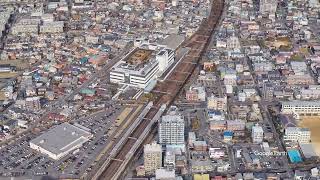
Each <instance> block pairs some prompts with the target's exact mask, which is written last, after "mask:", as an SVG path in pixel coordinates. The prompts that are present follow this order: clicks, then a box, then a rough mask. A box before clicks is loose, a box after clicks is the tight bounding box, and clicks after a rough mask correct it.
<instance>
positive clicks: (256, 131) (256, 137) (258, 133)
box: [251, 125, 263, 143]
mask: <svg viewBox="0 0 320 180" xmlns="http://www.w3.org/2000/svg"><path fill="white" fill-rule="evenodd" d="M251 136H252V142H253V143H262V141H263V129H262V127H261V126H259V125H255V126H253V127H252V134H251Z"/></svg>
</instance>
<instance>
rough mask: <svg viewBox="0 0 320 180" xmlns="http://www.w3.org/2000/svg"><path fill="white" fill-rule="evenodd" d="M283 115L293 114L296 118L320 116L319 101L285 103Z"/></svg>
mask: <svg viewBox="0 0 320 180" xmlns="http://www.w3.org/2000/svg"><path fill="white" fill-rule="evenodd" d="M281 113H283V114H293V115H294V116H295V117H296V118H300V117H301V116H318V115H320V102H319V101H299V100H294V101H284V102H282V107H281Z"/></svg>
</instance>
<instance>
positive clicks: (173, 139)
mask: <svg viewBox="0 0 320 180" xmlns="http://www.w3.org/2000/svg"><path fill="white" fill-rule="evenodd" d="M159 142H160V144H165V145H174V144H184V119H183V116H181V115H180V114H169V115H165V116H162V119H161V120H160V123H159Z"/></svg>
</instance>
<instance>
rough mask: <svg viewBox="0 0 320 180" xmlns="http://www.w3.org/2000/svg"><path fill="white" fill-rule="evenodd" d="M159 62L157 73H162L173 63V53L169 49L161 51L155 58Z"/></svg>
mask: <svg viewBox="0 0 320 180" xmlns="http://www.w3.org/2000/svg"><path fill="white" fill-rule="evenodd" d="M156 60H157V61H158V62H159V71H160V73H163V72H164V71H165V70H166V69H167V68H168V67H169V66H170V65H171V64H172V63H173V61H174V52H173V51H171V50H169V49H162V50H160V51H159V53H158V54H157V56H156Z"/></svg>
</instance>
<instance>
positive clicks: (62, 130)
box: [29, 123, 92, 160]
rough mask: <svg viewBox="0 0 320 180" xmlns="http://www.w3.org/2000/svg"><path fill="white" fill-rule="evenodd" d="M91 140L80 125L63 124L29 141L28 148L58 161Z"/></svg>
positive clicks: (90, 135)
mask: <svg viewBox="0 0 320 180" xmlns="http://www.w3.org/2000/svg"><path fill="white" fill-rule="evenodd" d="M90 138H92V134H91V133H89V132H88V129H87V128H85V127H83V126H81V125H71V124H69V123H63V124H61V125H58V126H55V127H53V128H52V129H50V130H49V131H48V132H46V133H44V134H42V135H40V136H39V137H37V138H35V139H33V140H32V141H30V143H29V145H30V148H32V149H34V150H36V151H38V152H40V153H43V154H46V155H48V156H49V157H50V158H52V159H54V160H58V159H60V158H62V157H64V156H66V155H67V154H69V153H70V152H72V151H74V150H76V149H78V148H80V147H81V146H82V144H83V143H85V142H87V141H88V140H89V139H90Z"/></svg>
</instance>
